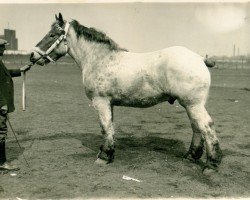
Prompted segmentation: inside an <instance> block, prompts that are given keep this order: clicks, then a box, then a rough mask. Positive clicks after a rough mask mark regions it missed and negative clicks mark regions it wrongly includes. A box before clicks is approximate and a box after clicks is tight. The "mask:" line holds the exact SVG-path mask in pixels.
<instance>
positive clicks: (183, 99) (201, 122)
mask: <svg viewBox="0 0 250 200" xmlns="http://www.w3.org/2000/svg"><path fill="white" fill-rule="evenodd" d="M67 53H68V54H69V55H70V56H71V57H72V58H73V59H74V60H75V61H76V63H77V64H78V65H79V66H80V67H81V70H82V78H83V85H84V89H85V92H86V95H87V97H88V98H89V99H90V100H91V101H92V104H93V106H94V108H95V109H96V110H97V111H98V114H99V119H100V124H101V128H102V132H103V135H104V140H105V141H104V144H103V145H102V146H101V148H100V153H99V154H98V158H99V159H98V160H99V161H101V160H102V161H105V163H109V162H111V161H112V160H113V159H114V139H113V135H114V133H115V131H114V127H113V107H114V106H127V107H140V108H144V107H150V106H153V105H156V104H158V103H160V102H164V101H168V102H169V103H171V104H173V103H174V101H175V100H178V102H179V103H180V104H181V105H182V106H183V107H184V108H185V109H186V111H187V114H188V117H189V119H190V122H191V126H192V129H193V137H192V142H191V145H190V149H189V151H188V152H187V154H186V157H187V158H189V159H193V160H197V159H199V158H200V157H201V156H202V154H203V146H204V141H205V144H206V152H207V164H206V168H205V169H206V170H210V171H211V170H212V171H213V170H214V169H215V170H216V169H217V167H218V165H219V164H220V162H221V158H222V153H221V149H220V146H219V141H218V138H217V136H216V132H215V129H214V123H213V120H212V119H211V117H210V116H209V114H208V112H207V110H206V108H205V103H206V100H207V97H208V93H209V88H210V81H211V80H210V73H209V70H208V69H207V66H208V64H207V66H206V60H205V59H204V58H203V57H201V56H199V55H198V54H196V53H194V52H192V51H190V50H188V49H187V48H184V47H180V46H175V47H170V48H166V49H163V50H159V51H155V52H150V53H132V52H128V51H127V50H125V49H122V48H120V47H119V46H118V45H117V44H116V43H115V42H114V41H113V40H111V39H110V38H109V37H107V36H106V35H105V34H104V33H102V32H100V31H97V30H95V29H94V28H87V27H85V26H83V25H81V24H79V23H78V22H77V21H76V20H72V21H71V22H67V21H66V20H64V19H63V17H62V15H61V13H59V16H56V21H55V22H54V23H53V24H52V25H51V30H50V31H49V32H48V33H47V34H46V35H45V37H44V38H43V39H42V40H41V41H40V42H39V43H38V44H37V45H36V47H35V48H34V51H33V52H32V53H31V57H30V60H31V61H32V62H33V63H37V64H39V65H45V64H48V63H49V62H51V61H53V62H54V61H56V60H58V59H59V58H60V57H62V56H64V55H66V54H67Z"/></svg>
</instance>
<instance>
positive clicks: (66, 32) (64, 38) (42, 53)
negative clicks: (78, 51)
mask: <svg viewBox="0 0 250 200" xmlns="http://www.w3.org/2000/svg"><path fill="white" fill-rule="evenodd" d="M69 26H70V24H69V23H68V22H66V24H65V27H64V34H63V35H60V37H59V38H58V39H57V40H56V41H55V42H54V43H53V44H52V45H51V46H50V48H49V49H48V50H47V51H46V52H44V51H43V50H41V49H40V48H39V47H34V48H33V49H34V51H36V52H37V53H39V54H40V55H42V57H44V58H47V59H48V60H49V61H51V62H55V61H54V60H53V59H52V58H51V57H50V56H49V54H50V52H52V51H53V50H54V49H55V48H56V46H57V45H59V44H60V43H61V42H62V41H63V40H66V36H67V34H68V30H69ZM65 46H66V53H67V52H68V46H67V45H66V44H65Z"/></svg>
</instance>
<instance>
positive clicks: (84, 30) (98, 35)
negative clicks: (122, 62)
mask: <svg viewBox="0 0 250 200" xmlns="http://www.w3.org/2000/svg"><path fill="white" fill-rule="evenodd" d="M70 24H71V25H72V27H73V28H74V30H75V32H76V34H77V37H81V36H84V38H85V39H86V40H88V41H93V42H97V43H103V44H106V45H108V47H109V49H110V50H115V51H127V50H126V49H123V48H120V47H119V45H118V44H117V43H115V42H114V41H113V40H112V39H110V38H109V37H108V36H107V35H106V34H105V33H103V32H101V31H97V30H96V29H95V28H92V27H91V28H88V27H85V26H83V25H81V24H80V23H79V22H78V21H76V20H72V21H71V23H70Z"/></svg>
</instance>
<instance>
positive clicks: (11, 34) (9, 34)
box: [0, 29, 18, 50]
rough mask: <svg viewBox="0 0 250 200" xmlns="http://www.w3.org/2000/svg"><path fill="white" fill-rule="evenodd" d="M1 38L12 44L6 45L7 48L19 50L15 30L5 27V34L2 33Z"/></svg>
mask: <svg viewBox="0 0 250 200" xmlns="http://www.w3.org/2000/svg"><path fill="white" fill-rule="evenodd" d="M0 38H1V39H4V40H7V41H8V42H9V43H10V45H7V46H6V49H7V50H18V39H17V38H16V31H15V30H10V29H4V35H0Z"/></svg>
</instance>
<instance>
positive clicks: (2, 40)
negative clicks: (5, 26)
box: [0, 39, 9, 46]
mask: <svg viewBox="0 0 250 200" xmlns="http://www.w3.org/2000/svg"><path fill="white" fill-rule="evenodd" d="M3 45H9V43H8V42H7V41H6V40H4V39H0V46H3Z"/></svg>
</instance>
